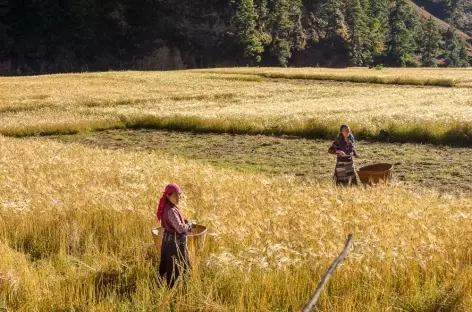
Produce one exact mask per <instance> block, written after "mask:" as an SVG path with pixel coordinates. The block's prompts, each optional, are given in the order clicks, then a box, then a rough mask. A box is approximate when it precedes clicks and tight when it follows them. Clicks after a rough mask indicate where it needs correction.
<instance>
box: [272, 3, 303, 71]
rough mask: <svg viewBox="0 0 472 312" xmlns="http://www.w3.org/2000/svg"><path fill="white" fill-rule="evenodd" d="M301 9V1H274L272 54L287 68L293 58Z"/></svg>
mask: <svg viewBox="0 0 472 312" xmlns="http://www.w3.org/2000/svg"><path fill="white" fill-rule="evenodd" d="M300 8H301V1H300V0H275V1H274V7H273V14H272V16H273V28H272V44H271V52H272V55H274V56H275V57H276V58H277V61H278V63H279V65H281V66H286V65H287V63H288V59H289V58H290V57H291V56H292V52H291V50H292V46H293V36H292V35H293V34H294V33H295V29H296V27H297V23H296V21H297V19H298V18H299V15H300Z"/></svg>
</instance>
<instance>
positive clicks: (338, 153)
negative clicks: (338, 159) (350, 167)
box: [336, 151, 346, 156]
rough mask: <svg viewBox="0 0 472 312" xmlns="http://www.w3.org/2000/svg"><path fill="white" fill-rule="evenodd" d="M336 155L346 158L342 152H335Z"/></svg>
mask: <svg viewBox="0 0 472 312" xmlns="http://www.w3.org/2000/svg"><path fill="white" fill-rule="evenodd" d="M336 155H338V156H346V153H344V152H343V151H336Z"/></svg>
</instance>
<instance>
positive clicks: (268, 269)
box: [0, 68, 472, 312]
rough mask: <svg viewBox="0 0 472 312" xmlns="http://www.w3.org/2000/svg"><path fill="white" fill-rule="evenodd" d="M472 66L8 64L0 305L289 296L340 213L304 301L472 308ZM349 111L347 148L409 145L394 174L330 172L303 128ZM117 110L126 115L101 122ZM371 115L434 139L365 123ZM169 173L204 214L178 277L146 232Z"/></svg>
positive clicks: (309, 276) (234, 304)
mask: <svg viewBox="0 0 472 312" xmlns="http://www.w3.org/2000/svg"><path fill="white" fill-rule="evenodd" d="M470 74H472V71H470V70H467V69H460V70H459V69H458V70H423V69H408V70H406V69H405V70H403V69H402V70H400V69H395V70H394V69H383V70H375V69H349V70H327V69H268V68H262V69H251V68H241V69H231V70H230V69H214V70H200V71H182V72H108V73H84V74H68V75H51V76H38V77H17V78H0V255H1V257H0V311H3V310H5V311H179V312H180V311H182V312H187V311H271V312H282V311H299V310H300V309H301V308H302V307H303V306H304V305H305V304H306V302H307V301H308V299H309V298H310V296H311V295H312V294H313V291H314V289H315V288H316V286H317V284H318V282H319V281H320V279H321V277H322V276H323V274H324V273H325V272H326V270H327V269H328V267H329V265H330V264H331V262H332V261H333V260H334V259H335V258H336V257H337V255H338V254H339V252H340V251H341V249H342V248H343V246H344V243H345V240H346V238H347V235H348V234H350V233H352V234H353V236H354V247H353V249H352V251H351V252H350V253H349V254H348V256H347V258H346V259H345V260H344V262H343V263H342V265H341V266H340V267H339V268H338V269H337V270H336V271H335V273H334V275H333V276H332V278H331V280H330V281H329V283H328V285H327V287H326V288H325V289H324V291H323V293H322V295H321V298H320V301H319V302H318V304H317V306H316V309H315V310H316V311H336V312H351V311H352V312H354V311H355V312H364V311H385V312H386V311H389V312H393V311H412V312H413V311H415V312H433V311H434V312H436V311H445V312H451V311H464V312H465V311H472V248H471V246H472V194H470V192H469V190H470V186H468V185H462V184H466V183H470V177H469V176H470V174H469V173H470V169H468V168H469V167H463V166H467V164H468V162H469V160H470V153H469V151H468V150H469V149H470V148H468V146H470V143H472V139H471V138H472V121H471V120H472V89H471V88H470V87H471V82H472V75H470ZM353 77H354V78H353ZM357 77H363V78H357ZM325 78H326V79H325ZM362 79H363V80H362ZM435 79H436V80H435ZM360 80H362V81H360ZM445 81H449V82H451V83H445ZM367 82H368V83H367ZM344 122H348V123H350V125H351V128H352V130H353V131H354V134H355V135H356V137H358V138H360V139H361V140H360V141H359V142H358V146H359V149H360V153H361V155H362V156H363V157H364V158H360V159H359V161H358V162H357V163H358V164H368V163H371V162H372V161H381V160H382V159H383V160H385V161H389V162H392V163H396V162H401V163H402V164H401V165H400V166H399V169H398V170H399V172H401V174H402V175H403V176H404V177H406V181H403V180H400V179H399V178H398V173H396V176H395V179H394V180H393V181H392V183H391V184H390V185H379V186H375V187H363V186H358V187H353V188H337V187H335V186H334V185H333V183H332V181H331V180H330V176H331V175H332V170H333V167H334V159H333V157H332V155H327V153H326V151H327V148H328V146H329V143H330V142H329V141H327V140H324V141H323V140H311V139H313V138H318V139H324V138H332V137H333V136H334V135H336V133H337V131H338V129H339V128H338V127H339V125H340V123H344ZM111 129H127V131H104V132H100V133H98V132H96V131H97V130H111ZM137 129H140V131H135V130H137ZM143 129H151V130H167V131H165V132H159V134H156V133H157V132H155V131H144V130H143ZM381 129H387V130H389V131H390V133H391V134H392V135H393V136H395V137H396V139H399V140H404V141H410V142H413V143H415V142H416V143H418V142H424V143H432V144H430V145H419V144H410V143H409V144H400V143H397V144H395V145H392V144H391V143H381V144H380V143H375V142H372V141H371V140H364V139H365V138H370V139H375V137H376V136H377V134H378V132H379V131H380V130H381ZM170 130H173V131H178V132H169V131H170ZM189 131H192V132H198V133H199V135H198V136H197V135H192V134H189V133H188V132H189ZM207 132H214V133H213V134H211V135H207V134H205V133H207ZM153 133H155V134H153ZM215 133H220V134H221V135H218V134H215ZM228 133H230V134H244V135H245V136H234V137H233V138H231V139H229V138H228V137H229V136H228V135H227V134H228ZM66 134H70V135H69V136H66ZM253 134H263V135H264V136H253ZM273 134H274V135H289V136H281V137H273V136H269V135H273ZM47 135H54V136H47ZM303 138H304V139H303ZM307 139H308V140H307ZM223 141H224V142H226V141H228V142H226V143H222V142H223ZM449 143H452V144H456V143H458V144H461V145H465V147H464V146H462V147H461V148H457V147H454V146H442V144H449ZM218 149H219V150H218ZM213 150H215V152H213ZM449 154H450V155H449ZM311 155H313V156H311ZM226 156H227V157H226ZM311 157H312V158H313V161H311V160H310V159H311ZM313 166H318V167H316V168H311V167H313ZM464 168H465V169H464ZM467 170H469V171H467ZM439 175H441V176H440V177H439ZM435 178H437V181H433V180H434V179H435ZM427 179H430V180H431V183H423V184H422V181H423V180H427ZM410 181H412V183H411V184H408V183H407V182H410ZM169 182H176V183H178V184H179V185H180V186H181V187H182V190H183V194H184V197H183V203H182V205H181V208H182V210H183V213H184V215H185V216H186V218H188V219H195V220H197V222H198V223H200V224H203V225H206V226H207V227H208V228H209V232H208V235H207V240H206V243H205V249H204V252H203V254H202V255H201V256H199V257H198V258H194V259H192V260H193V263H194V268H193V270H192V272H191V275H190V278H189V280H188V282H187V283H186V284H182V283H181V284H179V285H178V286H177V287H176V288H174V289H172V290H169V289H166V288H164V287H161V286H160V284H159V281H158V278H157V273H158V264H159V254H158V253H157V250H156V248H155V246H154V243H153V239H152V235H151V229H152V228H153V227H155V226H157V221H156V220H155V212H156V205H157V202H158V199H159V197H160V196H161V192H162V190H163V188H164V187H165V185H166V184H167V183H169ZM455 191H457V192H455Z"/></svg>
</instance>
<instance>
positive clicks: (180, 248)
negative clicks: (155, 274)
mask: <svg viewBox="0 0 472 312" xmlns="http://www.w3.org/2000/svg"><path fill="white" fill-rule="evenodd" d="M170 209H177V211H178V208H177V207H175V206H173V205H170V204H169V205H166V206H165V207H164V211H163V216H162V222H161V223H162V226H163V227H164V237H163V239H162V247H161V262H160V264H159V275H160V276H161V278H162V279H165V281H166V284H167V285H168V286H169V287H173V286H174V284H175V282H176V281H177V279H178V278H179V277H180V276H182V275H185V273H186V272H188V270H189V269H190V268H191V264H190V258H189V255H188V249H187V231H186V230H185V231H184V232H183V233H178V231H177V229H176V228H175V227H174V226H173V224H172V222H171V220H170V218H169V210H170ZM178 215H179V216H178V217H179V219H180V221H181V222H182V223H185V220H184V219H183V217H182V215H181V214H180V211H178Z"/></svg>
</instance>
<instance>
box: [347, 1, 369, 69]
mask: <svg viewBox="0 0 472 312" xmlns="http://www.w3.org/2000/svg"><path fill="white" fill-rule="evenodd" d="M349 5H350V10H349V11H348V12H349V15H348V16H347V21H348V25H349V29H350V31H349V32H350V36H349V43H348V48H349V58H350V64H351V65H353V66H366V65H370V64H371V63H372V40H371V38H370V33H369V25H368V23H369V17H368V15H367V14H366V12H365V10H364V7H363V6H362V5H361V2H360V0H350V1H349Z"/></svg>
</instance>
